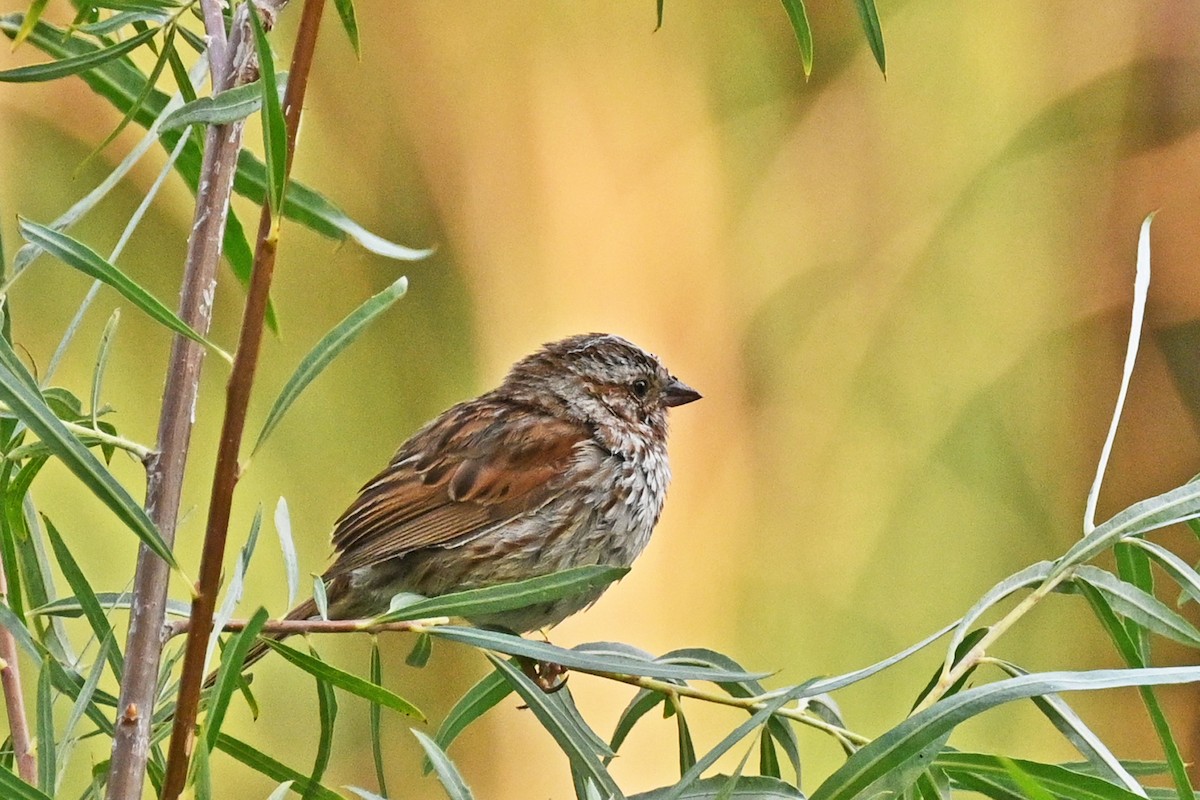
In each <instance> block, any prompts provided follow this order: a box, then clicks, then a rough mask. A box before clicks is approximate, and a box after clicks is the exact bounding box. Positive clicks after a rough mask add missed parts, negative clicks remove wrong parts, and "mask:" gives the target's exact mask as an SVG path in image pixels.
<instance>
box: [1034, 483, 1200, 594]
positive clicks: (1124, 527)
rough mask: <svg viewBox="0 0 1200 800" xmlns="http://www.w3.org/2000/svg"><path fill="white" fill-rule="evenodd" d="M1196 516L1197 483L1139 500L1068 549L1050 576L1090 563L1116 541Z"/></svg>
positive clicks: (1198, 506) (1198, 511) (1198, 505)
mask: <svg viewBox="0 0 1200 800" xmlns="http://www.w3.org/2000/svg"><path fill="white" fill-rule="evenodd" d="M1196 517H1200V483H1186V484H1184V485H1183V486H1180V487H1177V488H1175V489H1171V490H1170V491H1168V492H1163V493H1162V494H1160V495H1157V496H1155V497H1151V498H1149V499H1146V500H1142V501H1139V502H1137V503H1134V504H1133V505H1131V506H1129V507H1128V508H1126V509H1125V510H1124V511H1121V512H1119V513H1118V514H1116V515H1115V516H1114V517H1113V518H1112V519H1110V520H1108V521H1107V522H1104V523H1102V524H1101V525H1097V526H1096V528H1095V529H1094V530H1093V531H1092V532H1091V533H1089V534H1087V535H1086V536H1084V537H1083V538H1082V539H1080V540H1079V541H1077V542H1076V543H1075V544H1074V545H1072V546H1071V548H1070V549H1069V550H1067V552H1066V553H1064V554H1063V555H1062V556H1060V557H1059V558H1058V560H1057V561H1055V562H1054V571H1053V574H1054V575H1059V574H1061V573H1062V572H1063V571H1065V570H1067V569H1070V568H1071V567H1073V566H1075V565H1077V564H1082V563H1084V562H1087V561H1090V560H1092V559H1093V558H1095V557H1096V556H1098V555H1100V554H1101V553H1103V552H1105V551H1107V550H1108V549H1109V548H1111V547H1112V546H1113V545H1114V544H1115V543H1116V542H1119V541H1122V540H1123V539H1127V538H1130V537H1133V536H1140V535H1142V534H1145V533H1149V532H1150V531H1153V530H1158V529H1159V528H1165V527H1167V526H1168V525H1174V524H1176V523H1178V522H1187V521H1188V520H1189V519H1194V518H1196Z"/></svg>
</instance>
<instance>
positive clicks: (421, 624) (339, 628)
mask: <svg viewBox="0 0 1200 800" xmlns="http://www.w3.org/2000/svg"><path fill="white" fill-rule="evenodd" d="M449 621H450V619H449V617H434V618H431V619H414V620H405V621H404V622H383V623H377V622H374V621H372V620H370V619H273V620H268V621H267V622H266V624H264V625H263V626H262V630H261V633H262V634H263V635H266V636H270V635H271V634H275V633H283V634H288V635H292V634H297V633H384V632H386V631H420V630H424V629H425V628H430V627H433V626H435V625H445V624H447V623H449ZM246 624H247V620H244V619H231V620H229V621H228V622H226V623H225V624H224V625H223V626H221V631H222V632H223V633H237V632H238V631H242V630H245V629H246ZM191 627H192V621H191V620H190V619H177V620H172V621H171V622H168V623H167V624H166V625H164V626H163V639H164V640H169V639H173V638H175V637H176V636H181V635H183V634H185V633H188V632H189V631H190V630H191Z"/></svg>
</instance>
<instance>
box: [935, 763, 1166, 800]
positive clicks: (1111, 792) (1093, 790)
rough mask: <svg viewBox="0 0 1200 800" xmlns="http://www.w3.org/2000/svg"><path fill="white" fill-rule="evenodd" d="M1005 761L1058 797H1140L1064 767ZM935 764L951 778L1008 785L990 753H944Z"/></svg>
mask: <svg viewBox="0 0 1200 800" xmlns="http://www.w3.org/2000/svg"><path fill="white" fill-rule="evenodd" d="M1004 761H1010V762H1012V763H1015V764H1016V765H1017V766H1019V767H1020V769H1021V771H1022V772H1024V773H1025V774H1026V775H1029V776H1032V777H1034V778H1036V779H1037V781H1038V783H1039V784H1041V785H1042V786H1043V787H1045V788H1046V789H1049V791H1050V792H1051V793H1052V794H1053V795H1055V796H1058V797H1065V798H1072V800H1135V799H1136V798H1138V797H1141V796H1142V795H1139V794H1136V793H1134V792H1131V791H1129V790H1128V789H1124V788H1122V787H1120V786H1114V785H1113V784H1111V783H1109V782H1108V781H1106V780H1103V779H1101V778H1097V777H1096V776H1094V775H1087V774H1084V773H1081V772H1078V771H1076V770H1073V769H1069V768H1067V767H1066V766H1064V765H1060V764H1040V763H1038V762H1036V761H1026V760H1022V759H1004ZM935 763H936V764H937V766H939V767H941V768H942V769H944V770H945V771H946V773H947V774H948V775H950V777H951V778H958V777H959V776H960V775H962V774H964V773H969V774H971V775H976V776H988V777H990V778H993V779H998V780H1000V781H1001V782H1007V779H1008V778H1009V777H1010V775H1009V774H1008V773H1007V772H1006V770H1005V768H1004V765H1003V762H1002V760H1001V759H1000V758H999V757H997V756H994V755H990V754H984V753H960V752H953V751H947V752H944V753H942V754H941V755H939V756H938V757H937V761H936V762H935Z"/></svg>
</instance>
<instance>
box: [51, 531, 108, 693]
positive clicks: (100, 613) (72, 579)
mask: <svg viewBox="0 0 1200 800" xmlns="http://www.w3.org/2000/svg"><path fill="white" fill-rule="evenodd" d="M42 523H43V524H44V525H45V526H46V537H47V538H48V539H49V540H50V547H51V549H53V550H54V558H55V560H57V561H58V567H59V569H61V570H62V573H63V577H65V578H66V579H67V585H69V586H70V587H71V591H73V592H75V597H76V598H77V599H78V600H79V603H80V605H81V606H82V608H83V614H84V616H85V617H87V621H88V624H89V625H90V626H91V628H92V633H93V634H95V636H96V641H99V642H103V641H106V640H108V639H111V638H113V629H112V625H111V624H110V623H109V621H108V617H107V616H105V614H104V609H103V608H101V606H100V601H99V600H98V599H97V598H96V594H95V592H93V591H92V585H91V584H90V583H89V582H88V579H87V576H86V575H84V574H83V570H82V569H80V567H79V562H77V561H76V560H75V557H74V556H73V555H71V550H70V548H68V547H67V543H66V542H65V541H63V538H62V536H61V535H60V534H59V532H58V529H57V528H56V527H54V523H53V522H51V521H50V518H49V517H47V516H46V515H45V514H43V515H42ZM108 660H109V664H110V665H111V666H112V671H113V675H114V676H115V677H116V679H117V680H118V681H120V680H121V675H122V674H123V673H124V671H125V663H124V659H122V658H121V653H120V651H119V650H118V649H117V648H116V647H110V648H109V649H108Z"/></svg>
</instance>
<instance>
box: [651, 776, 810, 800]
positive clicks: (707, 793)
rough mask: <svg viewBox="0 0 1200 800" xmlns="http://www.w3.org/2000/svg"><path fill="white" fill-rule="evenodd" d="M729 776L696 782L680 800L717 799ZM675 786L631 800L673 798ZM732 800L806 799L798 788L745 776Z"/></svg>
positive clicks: (761, 777)
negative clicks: (672, 792)
mask: <svg viewBox="0 0 1200 800" xmlns="http://www.w3.org/2000/svg"><path fill="white" fill-rule="evenodd" d="M728 783H729V776H727V775H714V776H713V777H711V778H705V779H703V780H699V781H696V782H695V783H693V784H692V786H691V788H690V789H688V790H687V791H685V792H684V793H683V794H682V795H679V799H680V800H717V798H718V797H720V796H721V793H722V792H725V791H726V790H727V785H728ZM672 789H673V787H670V786H667V787H663V788H661V789H654V790H653V791H649V792H642V793H641V794H635V795H631V796H630V797H629V800H666V798H668V797H671V796H673V795H671V791H672ZM725 797H727V798H729V800H804V795H803V794H801V792H800V790H799V789H797V788H796V787H795V786H792V785H790V784H787V783H784V782H783V781H781V780H778V779H776V778H770V777H765V776H760V775H743V776H741V777H740V778H738V779H737V783H736V784H734V787H733V791H732V792H729V793H728V794H726V795H725Z"/></svg>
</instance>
